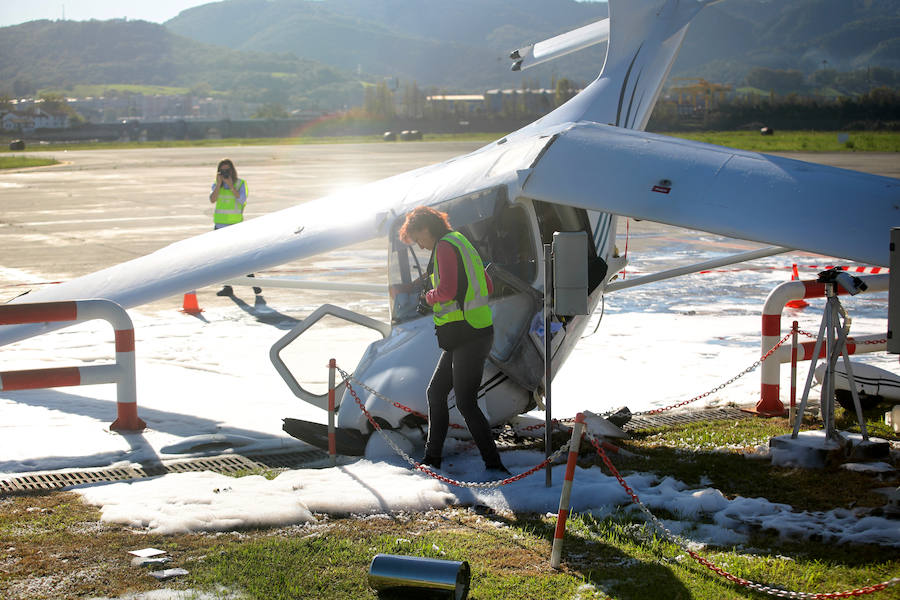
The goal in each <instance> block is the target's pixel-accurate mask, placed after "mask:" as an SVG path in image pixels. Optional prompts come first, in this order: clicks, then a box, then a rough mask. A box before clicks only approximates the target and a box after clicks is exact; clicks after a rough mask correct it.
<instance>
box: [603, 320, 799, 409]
mask: <svg viewBox="0 0 900 600" xmlns="http://www.w3.org/2000/svg"><path fill="white" fill-rule="evenodd" d="M791 335H792V334H791V332H788V333H787V334H786V335H785V336H784V337H783V338H781V340H780V341H779V342H778V343H777V344H775V345H774V346H772V348H770V349H769V351H768V352H766V353H765V354H763V355H762V356H761V357H760V358H759V360H756V361H754V362H753V364H752V365H750V366H749V367H747V368H746V369H744V370H743V371H741V372H740V373H738V374H737V375H735V376H734V377H732V378H731V379H729V380H728V381H726V382H725V383H720V384H719V385H717V386H716V387H714V388H713V389H711V390H709V391H708V392H703V393H702V394H700V395H699V396H694V397H693V398H691V399H689V400H684V401H682V402H678V403H676V404H671V405H669V406H664V407H662V408H654V409H652V410H645V411H641V412H636V413H632V415H633V416H636V417H637V416H640V415H655V414H658V413H661V412H664V411H667V410H672V409H673V408H680V407H682V406H685V405H686V404H690V403H692V402H696V401H697V400H700V399H702V398H706V397H707V396H710V395H712V394H715V393H716V392H718V391H720V390H722V389H724V388H726V387H728V386H729V385H731V384H732V383H734V382H735V381H737V380H738V379H740V378H741V377H743V376H744V375H746V374H747V373H750V372H751V371H753V370H754V369H756V367H758V366H759V365H761V364H762V363H763V362H764V361H765V360H766V359H767V358H769V357H770V356H772V354H774V353H775V351H776V350H778V348H780V347H781V346H782V344H784V343H785V342H786V341H787V340H788V338H789V337H791ZM606 414H612V413H606Z"/></svg>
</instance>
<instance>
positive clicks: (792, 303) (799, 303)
mask: <svg viewBox="0 0 900 600" xmlns="http://www.w3.org/2000/svg"><path fill="white" fill-rule="evenodd" d="M798 279H800V275H799V274H798V273H797V263H794V266H793V274H791V281H797V280H798ZM785 306H787V307H788V308H806V307H807V306H809V302H807V301H806V300H788V302H787V304H785Z"/></svg>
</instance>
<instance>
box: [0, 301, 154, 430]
mask: <svg viewBox="0 0 900 600" xmlns="http://www.w3.org/2000/svg"><path fill="white" fill-rule="evenodd" d="M93 319H103V320H105V321H107V322H108V323H109V324H110V325H112V327H113V332H114V334H115V343H116V346H115V350H116V363H115V364H114V365H91V366H86V367H56V368H51V369H32V370H25V371H6V372H2V373H0V390H34V389H41V388H50V387H62V386H78V385H93V384H99V383H115V384H116V407H117V411H118V412H117V415H116V420H115V421H113V423H112V424H111V425H110V427H109V428H110V429H112V430H115V431H140V430H142V429H144V428H145V427H147V424H146V423H145V422H144V421H143V419H141V418H140V417H138V414H137V384H136V381H135V360H134V325H132V323H131V317H129V316H128V313H127V312H125V309H124V308H122V307H121V306H119V305H118V304H116V303H115V302H112V301H111V300H103V299H97V300H68V301H60V302H33V303H21V304H5V305H3V306H0V325H19V324H26V323H52V322H69V321H70V322H72V324H74V323H80V322H82V321H90V320H93Z"/></svg>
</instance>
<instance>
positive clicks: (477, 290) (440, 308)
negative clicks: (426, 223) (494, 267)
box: [431, 231, 493, 329]
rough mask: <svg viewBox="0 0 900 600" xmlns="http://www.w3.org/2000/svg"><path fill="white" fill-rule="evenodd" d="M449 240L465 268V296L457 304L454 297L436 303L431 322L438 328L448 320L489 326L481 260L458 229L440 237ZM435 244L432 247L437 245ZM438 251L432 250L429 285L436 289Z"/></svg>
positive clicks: (449, 321)
mask: <svg viewBox="0 0 900 600" xmlns="http://www.w3.org/2000/svg"><path fill="white" fill-rule="evenodd" d="M441 240H443V241H446V242H450V243H451V244H453V246H454V247H455V248H456V250H457V251H458V252H459V255H460V256H461V257H462V263H463V268H465V270H466V281H467V282H468V285H467V286H466V296H465V298H464V300H463V302H462V306H461V307H460V303H459V302H457V301H456V300H450V301H449V302H443V303H441V302H435V304H434V307H433V308H434V325H435V327H440V326H441V325H446V324H447V323H453V322H455V321H463V320H465V321H466V322H467V323H468V324H469V325H471V326H472V327H474V328H475V329H484V328H485V327H489V326H490V325H492V323H493V321H492V319H491V308H490V307H489V306H488V288H487V280H486V279H485V275H484V263H483V262H482V261H481V257H480V256H479V255H478V251H476V250H475V248H474V247H473V246H472V244H471V243H469V240H467V239H466V238H465V236H464V235H463V234H461V233H459V232H458V231H451V232H450V233H448V234H447V235H445V236H444V237H442V238H441ZM436 247H437V246H435V248H436ZM437 262H438V261H437V252H435V253H434V259H433V265H432V274H431V285H432V287H433V288H434V289H437V288H438V286H439V285H440V281H441V278H440V273H438V264H437Z"/></svg>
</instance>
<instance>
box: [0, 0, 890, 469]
mask: <svg viewBox="0 0 900 600" xmlns="http://www.w3.org/2000/svg"><path fill="white" fill-rule="evenodd" d="M714 1H717V0H609V18H608V19H606V20H603V21H601V22H599V23H597V24H594V25H590V26H587V27H585V28H581V29H579V30H575V31H573V32H570V33H568V34H564V35H562V36H558V37H557V38H553V39H552V40H547V41H545V42H541V43H539V44H535V45H534V46H531V47H528V48H523V49H521V50H519V51H517V52H516V53H514V56H513V58H514V60H515V61H516V62H515V63H514V68H519V69H522V68H528V67H529V66H531V65H533V64H537V63H539V62H542V61H544V60H548V59H550V58H553V57H555V56H559V55H562V54H565V53H567V52H570V51H574V50H577V49H579V48H581V47H585V46H586V45H590V44H592V43H596V42H598V41H602V40H605V39H607V37H608V45H607V54H606V61H605V64H604V65H603V68H602V71H601V73H600V75H599V76H598V78H597V79H596V80H595V81H594V82H593V83H591V84H590V85H589V86H588V87H587V88H586V89H584V90H583V91H582V92H581V93H579V94H578V95H576V96H575V97H574V98H572V99H571V100H570V101H569V102H567V103H566V104H564V105H562V106H560V107H559V108H557V109H556V110H554V111H553V112H551V113H549V114H547V115H546V116H544V117H542V118H541V119H539V120H537V121H535V122H534V123H532V124H530V125H528V126H526V127H524V128H522V129H521V130H519V131H516V132H515V133H512V134H510V135H508V136H506V137H504V138H502V139H499V140H497V141H495V142H493V143H491V144H488V145H486V146H484V147H483V148H481V149H479V150H476V151H475V152H472V153H471V154H467V155H464V156H460V157H458V158H455V159H451V160H448V161H446V162H443V163H440V164H436V165H432V166H429V167H424V168H421V169H417V170H414V171H410V172H408V173H404V174H401V175H397V176H394V177H390V178H388V179H385V180H382V181H378V182H375V183H371V184H368V185H365V186H362V187H359V188H356V189H353V190H349V191H343V192H340V193H337V194H334V195H331V196H327V197H324V198H321V199H319V200H316V201H313V202H308V203H305V204H302V205H299V206H295V207H293V208H289V209H286V210H282V211H279V212H276V213H273V214H270V215H267V216H263V217H260V218H256V219H252V220H249V221H247V222H244V223H242V224H240V225H236V226H233V227H228V228H225V229H221V230H218V231H214V232H209V233H205V234H203V235H200V236H197V237H193V238H190V239H187V240H184V241H181V242H177V243H175V244H172V245H170V246H167V247H165V248H163V249H161V250H158V251H156V252H154V253H152V254H149V255H147V256H144V257H142V258H138V259H135V260H132V261H129V262H126V263H123V264H121V265H117V266H114V267H111V268H108V269H104V270H102V271H99V272H96V273H93V274H91V275H87V276H84V277H80V278H77V279H74V280H72V281H69V282H66V283H63V284H60V285H58V286H55V287H53V288H46V289H42V290H40V291H37V292H34V293H30V294H28V295H27V296H25V297H23V298H20V299H17V301H28V302H39V301H50V300H61V299H80V298H108V299H110V300H113V301H115V302H117V303H119V304H121V305H122V306H124V307H126V308H129V307H134V306H138V305H140V304H143V303H146V302H151V301H154V300H157V299H160V298H165V297H169V296H177V295H180V294H183V293H185V292H186V291H189V290H194V289H197V288H201V287H205V286H210V285H214V284H217V283H220V282H222V281H225V280H228V279H232V278H236V277H240V276H242V275H243V274H245V273H250V272H257V271H261V270H265V269H267V268H271V267H274V266H276V265H280V264H283V263H286V262H289V261H294V260H298V259H302V258H306V257H310V256H313V255H316V254H320V253H323V252H328V251H331V250H335V249H337V248H340V247H345V246H349V245H352V244H355V243H358V242H363V241H366V240H370V239H374V238H379V237H386V239H387V244H388V251H389V259H388V269H387V271H388V279H389V283H390V284H391V285H393V284H398V283H409V282H411V281H413V280H415V279H416V278H417V277H419V275H420V274H421V272H422V271H423V270H424V269H425V266H426V265H427V262H428V260H429V257H428V256H426V255H424V254H422V253H420V252H419V251H418V250H417V249H415V248H413V247H411V246H408V245H406V244H403V243H402V242H400V241H399V240H398V237H397V229H398V227H399V225H400V224H401V223H402V220H403V217H404V215H405V213H406V212H408V211H409V210H410V209H412V208H414V207H416V206H419V205H428V206H434V207H436V208H438V209H440V210H442V211H445V212H448V213H449V214H450V218H451V222H452V224H453V225H454V227H455V228H457V229H459V230H461V231H462V232H463V233H464V234H465V235H466V237H467V238H468V239H469V240H471V241H472V242H473V244H474V245H475V246H476V247H477V248H478V250H479V252H480V253H481V255H482V257H483V258H484V260H485V262H486V263H488V262H490V263H492V265H493V266H492V272H493V277H494V281H495V283H496V284H497V285H496V290H495V294H494V297H493V298H492V300H491V305H492V308H493V314H494V322H495V342H494V347H493V349H492V351H491V355H490V361H489V364H488V366H487V368H486V369H485V376H484V380H483V385H482V390H481V396H482V398H481V399H480V401H479V405H480V406H481V408H482V410H483V411H484V413H485V415H486V416H487V418H488V420H489V421H490V423H491V425H493V426H498V425H501V424H503V423H506V422H509V421H510V420H512V419H514V418H516V417H517V416H518V415H520V414H522V413H525V412H527V411H529V410H531V409H532V408H533V407H534V405H535V398H536V397H539V396H540V394H541V392H542V385H543V384H542V374H543V370H544V369H543V366H544V359H543V351H542V344H541V343H540V342H537V341H536V339H535V336H534V335H533V334H532V333H531V330H532V321H533V320H534V318H535V316H536V315H537V314H538V313H539V311H540V307H541V304H542V294H543V288H544V285H543V271H544V267H543V261H542V251H541V248H542V245H543V244H545V243H549V242H550V241H551V239H552V236H553V233H554V232H555V231H584V232H586V233H587V234H588V239H589V240H591V243H589V244H588V257H587V258H588V264H589V265H590V269H589V271H590V275H591V277H590V282H589V290H588V291H589V295H588V309H589V312H590V311H593V309H594V308H595V307H596V306H597V305H598V303H599V302H600V300H601V298H602V296H603V294H605V293H608V292H610V291H614V290H616V289H622V288H624V287H626V286H629V287H630V286H632V285H639V284H640V283H642V282H645V281H648V280H658V279H660V278H663V277H668V276H674V275H675V274H678V273H685V272H691V270H690V269H681V270H679V271H678V273H675V272H671V273H669V272H666V273H661V274H656V275H655V276H648V277H646V278H638V279H635V280H631V281H629V282H627V283H626V282H617V281H613V279H614V274H615V273H617V272H618V271H619V270H621V268H622V267H623V266H624V262H625V261H624V259H623V258H622V257H620V256H619V255H618V254H617V251H616V248H615V244H614V237H615V232H616V222H617V219H618V218H619V217H631V218H636V219H644V220H649V221H656V222H659V223H665V224H669V225H676V226H681V227H686V228H690V229H694V230H702V231H706V232H710V233H714V234H719V235H723V236H728V237H732V238H739V239H743V240H751V241H754V242H760V243H762V244H768V245H770V246H769V247H766V248H763V249H761V250H758V251H753V252H749V253H742V254H738V255H735V256H733V257H730V258H729V259H723V260H720V261H717V262H716V264H719V265H725V264H731V263H736V262H741V261H744V260H750V259H752V258H759V257H762V256H767V255H772V254H777V253H780V252H785V251H788V250H792V249H797V250H805V251H810V252H814V253H817V254H821V255H826V256H834V257H841V258H845V259H848V260H851V261H857V262H862V263H866V264H872V265H881V266H886V265H887V264H888V262H889V248H888V239H889V229H890V227H891V226H893V225H900V214H898V210H900V208H898V207H900V180H897V179H892V178H887V177H879V176H874V175H867V174H863V173H859V172H855V171H847V170H842V169H836V168H831V167H825V166H820V165H815V164H810V163H806V162H801V161H796V160H789V159H784V158H778V157H773V156H767V155H763V154H758V153H754V152H744V151H741V150H733V149H729V148H724V147H719V146H713V145H708V144H702V143H696V142H690V141H684V140H679V139H673V138H669V137H665V136H661V135H653V134H648V133H645V132H643V131H642V130H643V129H644V127H645V126H646V124H647V121H648V120H649V118H650V114H651V112H652V110H653V107H654V105H655V103H656V100H657V98H658V96H659V94H660V90H661V88H662V85H663V83H664V81H665V79H666V76H667V74H668V72H669V70H670V68H671V66H672V63H673V62H674V60H675V57H676V55H677V53H678V50H679V48H680V46H681V43H682V40H683V39H684V36H685V33H686V31H687V28H688V26H689V24H690V22H691V20H692V19H693V18H694V17H695V16H696V14H697V13H698V12H699V11H700V10H701V9H702V8H703V7H705V6H707V5H709V4H712V3H713V2H714ZM848 208H852V213H850V212H849V211H848ZM223 257H227V259H223ZM703 268H711V264H710V263H709V262H707V263H704V264H703V265H697V266H696V268H695V270H700V269H703ZM415 307H416V295H415V294H397V295H394V296H393V297H392V300H391V307H390V308H391V313H390V314H391V323H390V324H387V323H378V322H373V321H372V320H371V319H368V318H367V317H363V316H362V315H354V314H352V313H350V312H349V311H346V310H342V309H337V308H329V307H328V306H327V305H326V306H325V307H322V308H320V309H319V310H318V311H316V313H314V314H313V315H311V316H310V317H309V318H307V319H305V320H304V322H303V324H301V325H300V327H301V328H302V327H303V326H304V325H306V326H308V325H309V324H311V323H312V322H314V321H315V319H317V318H318V317H320V316H321V315H323V314H327V313H332V314H336V315H337V316H340V317H343V318H348V319H350V320H353V321H355V322H357V323H363V324H366V325H368V326H370V327H373V328H375V329H377V330H379V331H381V332H382V334H383V336H384V338H383V339H381V340H379V341H376V342H374V343H373V344H371V345H370V346H369V348H368V349H367V351H366V352H365V354H364V356H363V357H362V359H361V360H360V362H359V364H358V365H357V366H356V369H354V371H353V376H354V378H355V379H356V380H358V381H360V382H364V383H365V384H366V385H367V386H369V387H370V388H372V389H374V390H377V391H378V392H379V394H381V395H382V396H383V397H379V396H377V395H375V394H372V393H370V392H368V391H365V390H363V389H361V388H360V386H355V387H356V389H357V392H358V393H359V395H360V398H361V400H362V401H363V403H364V405H365V406H366V408H367V410H368V411H369V412H370V413H371V414H372V415H373V417H374V418H375V419H376V420H377V422H378V423H379V424H380V425H381V426H382V427H384V428H386V429H390V430H393V431H394V432H395V433H397V434H400V435H405V436H409V437H411V438H414V439H417V440H419V441H421V439H422V435H423V434H422V428H421V425H422V424H423V419H422V418H421V417H417V416H415V415H414V414H412V413H409V412H407V411H404V410H402V409H401V408H398V407H396V406H395V405H393V404H392V403H391V402H388V401H386V400H385V399H384V398H388V399H390V400H391V401H393V402H397V403H399V404H402V405H405V406H407V407H409V408H411V409H413V410H415V411H418V412H420V413H426V412H427V409H426V400H425V393H424V390H425V387H426V385H427V383H428V381H429V379H430V377H431V373H432V371H433V369H434V366H435V364H436V363H437V359H438V356H439V349H438V347H437V343H436V339H435V336H434V332H433V326H432V323H431V318H430V317H422V316H420V315H418V314H417V312H416V310H415ZM555 319H556V320H557V321H559V322H561V323H562V324H563V326H562V328H561V329H560V330H559V331H558V332H557V333H555V334H554V335H553V338H552V344H553V349H552V367H553V372H557V371H558V369H559V367H560V366H561V365H562V363H563V362H564V361H565V360H566V358H567V357H568V356H569V354H570V353H571V352H572V351H573V350H574V348H575V345H576V343H577V341H578V339H579V338H580V337H581V332H582V331H583V330H584V328H585V327H586V326H587V323H588V319H589V316H575V317H573V318H568V319H562V318H560V317H555ZM47 328H48V326H47V325H34V326H5V327H0V345H2V344H6V343H10V342H12V341H15V340H20V339H24V338H26V337H29V336H31V335H33V334H35V333H37V332H39V331H46V330H47ZM273 355H277V348H273ZM275 362H276V365H277V363H278V361H275ZM283 375H284V374H283ZM286 379H287V380H292V376H290V374H289V373H288V374H287V375H286ZM289 383H290V381H289ZM294 384H295V385H292V386H291V387H292V389H294V391H295V393H296V394H297V395H298V396H300V397H302V398H303V399H305V400H307V401H308V402H310V403H312V404H314V405H315V406H319V407H322V408H324V407H325V406H326V397H325V396H324V395H322V396H318V395H315V394H312V393H309V392H307V391H305V390H304V389H303V388H302V386H300V385H299V384H296V382H294ZM343 396H344V397H343V398H342V399H340V398H339V401H340V410H339V413H338V422H337V425H338V451H339V452H342V453H345V454H361V453H363V452H364V451H365V448H366V444H367V442H368V440H369V437H370V435H371V433H372V427H371V425H370V424H369V422H368V421H367V419H366V417H365V415H364V414H363V413H362V411H361V410H360V409H359V407H358V406H356V404H355V402H354V401H353V400H352V398H350V397H349V395H348V394H346V393H344V394H343ZM451 422H452V423H457V424H461V423H463V420H462V418H461V416H460V415H459V414H458V412H457V411H456V410H455V409H454V410H453V411H451ZM285 429H286V430H287V431H288V432H289V433H291V434H292V435H295V436H297V437H299V438H301V439H305V440H307V441H309V442H311V443H314V444H317V445H320V446H324V444H325V439H326V438H325V430H324V426H322V425H319V424H314V423H307V422H304V421H299V420H294V419H286V420H285ZM451 434H454V435H459V436H466V435H467V431H466V430H465V429H464V428H463V429H451Z"/></svg>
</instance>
